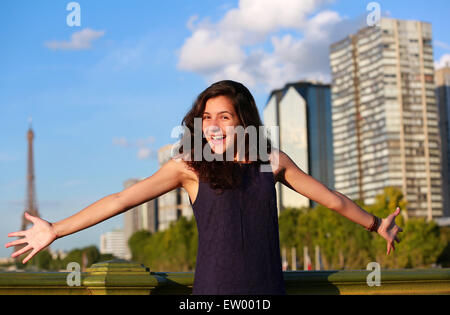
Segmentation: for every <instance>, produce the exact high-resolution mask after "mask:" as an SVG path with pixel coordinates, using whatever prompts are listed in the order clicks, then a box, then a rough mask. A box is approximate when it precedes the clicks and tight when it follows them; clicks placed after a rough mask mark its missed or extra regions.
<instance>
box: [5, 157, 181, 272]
mask: <svg viewBox="0 0 450 315" xmlns="http://www.w3.org/2000/svg"><path fill="white" fill-rule="evenodd" d="M182 168H183V165H182V162H180V161H175V160H173V159H171V160H169V162H167V163H165V164H164V165H163V166H162V167H161V168H160V169H159V170H158V171H157V172H156V173H155V174H153V175H152V176H150V177H148V178H146V179H144V180H142V181H140V182H138V183H136V184H134V185H132V186H130V187H128V188H126V189H124V190H123V191H121V192H118V193H114V194H111V195H108V196H106V197H103V198H102V199H100V200H98V201H96V202H94V203H92V204H91V205H89V206H87V207H86V208H84V209H82V210H81V211H79V212H78V213H76V214H74V215H72V216H70V217H68V218H66V219H63V220H61V221H58V222H56V223H50V222H47V221H45V220H43V219H41V218H38V217H33V216H31V215H29V214H28V213H26V214H25V218H26V219H27V220H29V221H31V222H32V223H33V226H32V227H31V228H30V229H28V230H25V231H19V232H13V233H9V234H8V237H23V238H21V239H18V240H15V241H12V242H9V243H7V244H5V247H11V246H15V245H19V244H27V245H26V246H25V247H24V248H22V249H21V250H18V251H16V252H14V253H13V254H12V255H11V257H17V256H20V255H22V254H24V253H26V252H28V251H30V250H31V253H30V254H29V255H28V256H27V257H26V258H25V259H24V260H23V263H26V262H27V261H28V260H30V259H31V258H32V257H33V256H34V255H35V254H36V253H38V252H39V251H40V250H42V249H43V248H45V247H47V246H48V245H50V244H51V243H52V242H53V241H54V240H56V239H58V238H61V237H64V236H66V235H69V234H72V233H75V232H78V231H81V230H84V229H86V228H88V227H90V226H93V225H95V224H98V223H100V222H102V221H105V220H107V219H109V218H111V217H113V216H116V215H118V214H120V213H123V212H125V211H127V210H129V209H131V208H134V207H136V206H138V205H140V204H142V203H144V202H147V201H150V200H152V199H154V198H156V197H159V196H160V195H163V194H165V193H166V192H168V191H171V190H173V189H175V188H177V187H180V186H181V185H182V176H181V175H182V174H183V172H182Z"/></svg>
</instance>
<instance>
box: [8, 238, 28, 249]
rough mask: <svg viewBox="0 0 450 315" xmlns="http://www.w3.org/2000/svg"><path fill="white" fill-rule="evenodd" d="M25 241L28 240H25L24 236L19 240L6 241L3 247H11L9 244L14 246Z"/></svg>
mask: <svg viewBox="0 0 450 315" xmlns="http://www.w3.org/2000/svg"><path fill="white" fill-rule="evenodd" d="M27 242H28V241H27V240H26V239H25V238H21V239H19V240H15V241H12V242H9V243H6V244H5V247H6V248H8V247H11V246H16V245H19V244H23V243H27Z"/></svg>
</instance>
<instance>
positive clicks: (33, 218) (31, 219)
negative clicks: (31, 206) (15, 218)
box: [25, 212, 36, 223]
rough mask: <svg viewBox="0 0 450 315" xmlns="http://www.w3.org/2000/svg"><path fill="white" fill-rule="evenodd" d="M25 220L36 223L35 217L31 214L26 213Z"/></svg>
mask: <svg viewBox="0 0 450 315" xmlns="http://www.w3.org/2000/svg"><path fill="white" fill-rule="evenodd" d="M25 219H27V220H28V221H30V222H32V223H36V217H33V216H32V215H31V214H29V213H28V212H25Z"/></svg>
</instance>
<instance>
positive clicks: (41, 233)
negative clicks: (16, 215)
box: [5, 212, 57, 264]
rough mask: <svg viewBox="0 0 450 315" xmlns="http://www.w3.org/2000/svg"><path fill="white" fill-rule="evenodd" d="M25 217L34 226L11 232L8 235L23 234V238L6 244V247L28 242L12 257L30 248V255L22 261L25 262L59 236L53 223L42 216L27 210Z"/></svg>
mask: <svg viewBox="0 0 450 315" xmlns="http://www.w3.org/2000/svg"><path fill="white" fill-rule="evenodd" d="M25 218H26V219H27V220H28V221H31V222H32V223H33V226H32V227H31V228H29V229H28V230H26V231H19V232H13V233H9V234H8V237H17V236H18V237H20V236H23V238H21V239H18V240H15V241H12V242H9V243H7V244H5V247H6V248H8V247H11V246H16V245H20V244H24V243H27V244H28V245H26V246H25V247H24V248H22V249H20V250H18V251H16V252H14V253H13V254H12V255H11V257H13V258H14V257H17V256H20V255H22V254H23V253H26V252H28V251H29V250H32V251H31V253H30V254H28V256H27V257H26V258H25V259H24V260H23V261H22V262H23V263H24V264H25V263H26V262H27V261H28V260H30V259H31V258H32V257H33V256H34V255H36V254H37V253H38V252H39V251H41V250H42V249H44V248H45V247H47V246H48V245H50V244H51V243H52V242H53V241H54V240H55V239H56V238H57V236H56V232H55V230H54V228H53V225H52V224H51V223H49V222H47V221H45V220H42V219H41V218H38V217H34V216H32V215H30V214H28V213H27V212H25Z"/></svg>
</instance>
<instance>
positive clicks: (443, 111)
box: [436, 64, 450, 217]
mask: <svg viewBox="0 0 450 315" xmlns="http://www.w3.org/2000/svg"><path fill="white" fill-rule="evenodd" d="M436 96H437V100H438V105H439V116H440V123H439V125H440V128H439V129H440V131H441V139H442V150H441V155H442V180H443V187H444V189H443V190H444V196H443V197H444V198H443V199H444V216H445V217H450V128H449V122H450V64H447V66H446V67H444V68H442V69H439V70H437V71H436Z"/></svg>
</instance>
